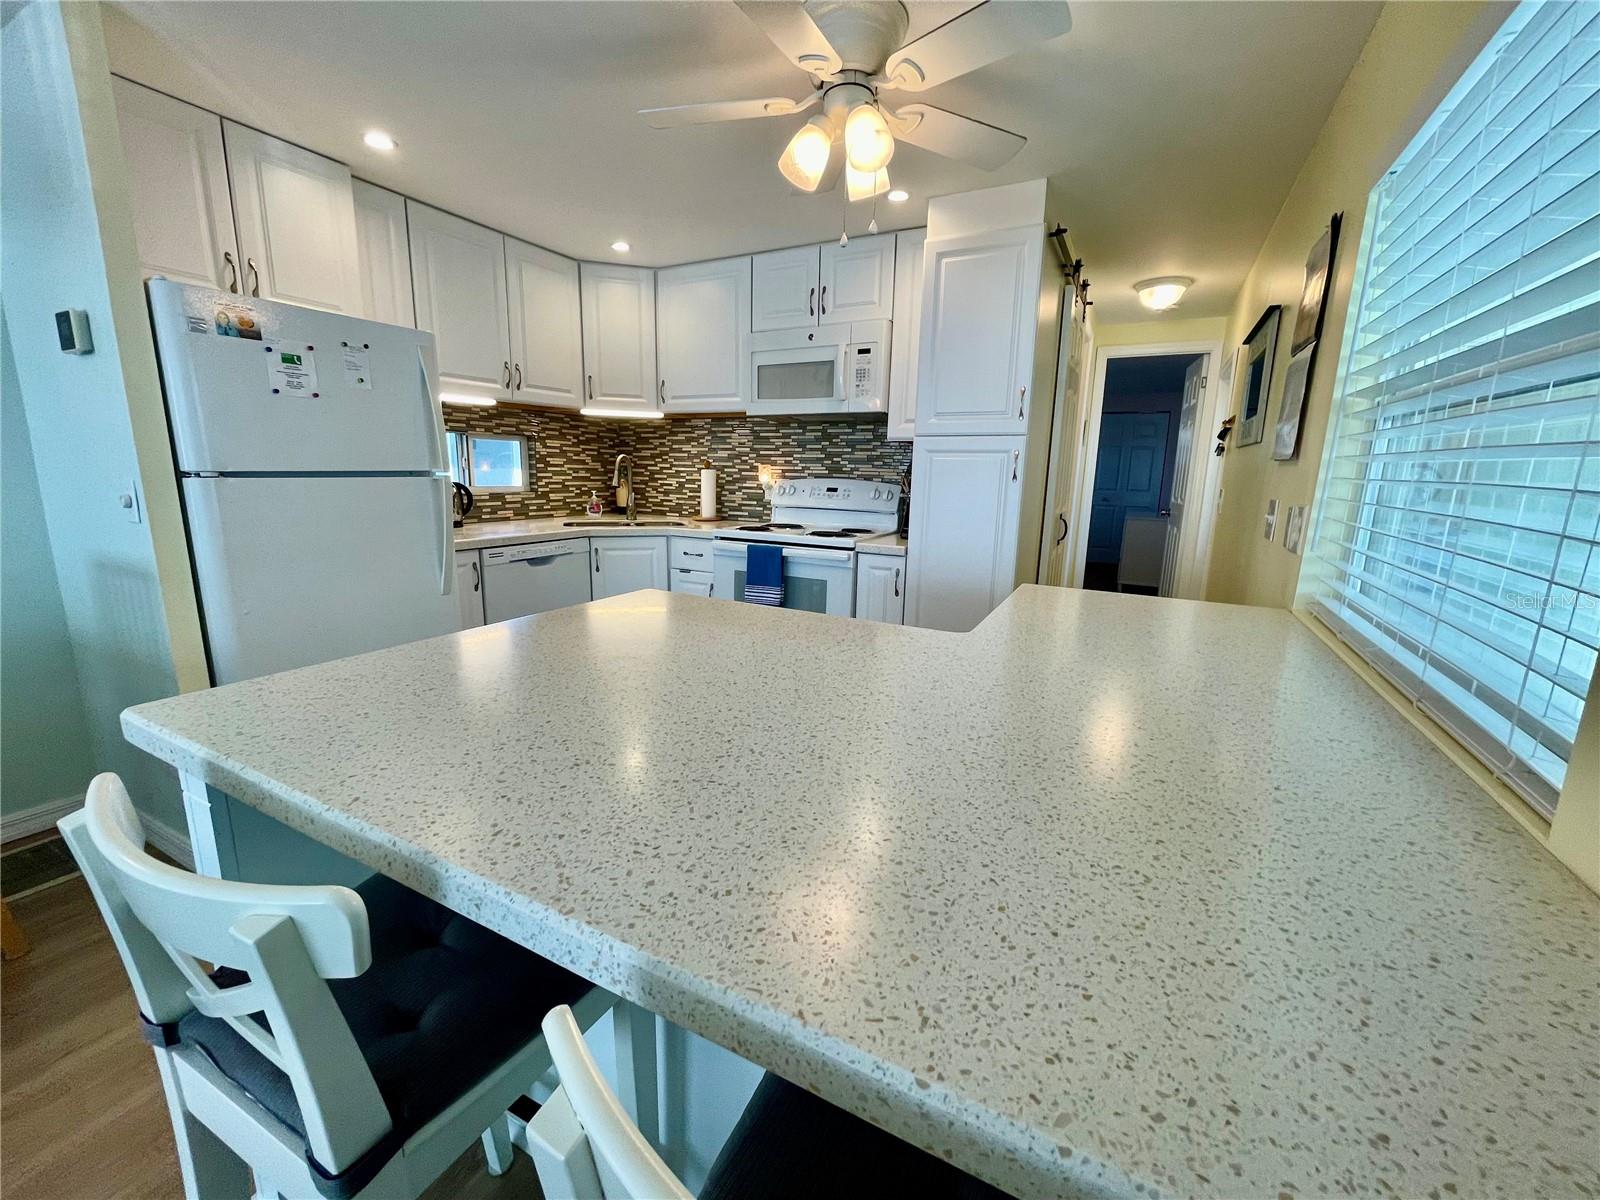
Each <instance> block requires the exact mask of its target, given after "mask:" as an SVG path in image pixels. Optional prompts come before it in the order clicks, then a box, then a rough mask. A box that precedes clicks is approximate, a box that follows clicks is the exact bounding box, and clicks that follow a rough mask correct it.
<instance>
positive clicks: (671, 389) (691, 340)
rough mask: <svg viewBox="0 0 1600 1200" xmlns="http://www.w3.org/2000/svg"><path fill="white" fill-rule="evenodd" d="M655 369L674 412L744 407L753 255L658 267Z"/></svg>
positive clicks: (665, 399) (747, 391)
mask: <svg viewBox="0 0 1600 1200" xmlns="http://www.w3.org/2000/svg"><path fill="white" fill-rule="evenodd" d="M656 359H657V362H656V374H657V375H658V376H659V377H660V380H661V386H660V389H659V394H660V396H661V399H662V403H663V407H664V408H665V409H666V411H668V412H743V411H744V409H745V406H746V405H747V404H748V402H749V398H750V259H749V258H748V257H745V258H726V259H722V260H720V261H718V262H706V263H693V264H691V265H689V266H686V267H663V268H661V269H660V270H658V271H657V272H656Z"/></svg>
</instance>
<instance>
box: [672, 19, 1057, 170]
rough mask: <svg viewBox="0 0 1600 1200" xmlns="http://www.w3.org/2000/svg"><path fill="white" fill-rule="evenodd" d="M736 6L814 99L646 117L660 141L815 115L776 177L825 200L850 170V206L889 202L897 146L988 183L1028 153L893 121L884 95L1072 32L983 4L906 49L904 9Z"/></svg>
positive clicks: (993, 131) (959, 130) (934, 122)
mask: <svg viewBox="0 0 1600 1200" xmlns="http://www.w3.org/2000/svg"><path fill="white" fill-rule="evenodd" d="M738 3H739V8H740V9H741V10H742V11H743V12H744V14H745V15H746V16H747V17H749V18H750V20H751V21H753V22H754V23H755V24H756V25H758V26H759V27H760V28H761V31H762V32H763V33H765V34H766V35H767V37H768V38H769V39H770V40H771V41H772V43H773V45H775V46H776V47H777V48H778V50H779V51H781V52H782V53H783V55H784V57H785V58H786V59H788V60H789V62H790V63H791V64H793V65H794V66H795V67H797V68H799V69H800V70H802V71H804V72H806V73H807V74H808V75H809V76H810V77H811V80H812V82H813V85H814V90H813V92H812V93H811V95H809V96H808V97H806V98H805V99H804V100H790V99H788V98H786V97H782V96H775V97H769V98H767V99H759V100H721V101H713V102H711V103H708V104H681V105H674V106H672V107H668V108H651V109H641V110H640V115H641V116H642V117H644V118H645V120H646V121H648V122H649V123H650V124H651V125H652V126H654V127H655V128H657V129H670V128H675V127H678V126H682V125H700V124H707V123H710V122H715V121H740V120H746V119H748V118H752V117H769V116H773V117H775V116H792V115H795V114H797V113H801V112H804V111H805V110H806V109H808V108H811V107H813V106H814V105H817V104H820V105H821V106H822V112H821V113H820V114H818V115H816V116H813V117H811V118H810V119H809V120H807V122H806V123H805V124H804V125H802V126H801V127H800V129H799V130H798V131H797V132H796V133H795V134H794V136H793V137H791V138H790V139H789V144H788V145H787V146H786V147H785V148H784V151H783V154H782V155H781V156H780V157H779V159H778V170H779V171H780V172H781V173H782V175H783V177H784V178H785V179H787V180H788V181H789V182H790V183H791V184H793V185H794V186H795V187H796V188H798V189H800V190H801V191H803V192H817V191H826V190H831V189H832V188H833V187H834V186H835V185H836V184H837V180H838V174H839V170H838V167H839V161H838V160H839V159H840V158H843V159H844V160H845V161H844V166H845V172H844V174H845V181H846V187H847V189H848V195H849V199H850V200H857V199H870V198H872V197H875V196H878V195H880V194H882V193H883V192H884V191H886V190H888V187H889V180H888V174H887V172H886V171H885V170H884V168H885V167H886V166H887V165H888V163H889V160H890V159H891V158H893V157H894V153H895V143H896V141H897V140H899V141H905V142H909V143H911V144H912V145H914V146H918V147H920V148H922V149H924V150H929V151H931V152H933V153H934V154H938V155H942V156H943V157H945V158H952V159H955V160H957V161H959V162H964V163H969V164H971V165H973V166H977V167H980V168H982V169H984V170H987V171H993V170H995V169H997V168H999V167H1001V166H1003V165H1004V164H1005V163H1007V162H1009V161H1010V160H1011V159H1012V158H1013V157H1015V155H1016V153H1017V151H1019V150H1021V149H1022V147H1023V146H1024V145H1026V144H1027V139H1026V138H1025V137H1023V136H1022V135H1021V134H1016V133H1012V132H1010V131H1009V130H1005V129H1000V128H997V127H996V126H993V125H988V124H985V123H984V122H982V121H975V120H973V119H972V118H970V117H964V116H961V115H960V114H958V113H952V112H947V111H945V110H944V109H940V108H935V107H933V106H932V105H928V104H922V103H917V104H912V105H907V106H904V107H902V108H900V109H899V110H898V111H896V110H892V109H887V108H884V107H883V106H882V103H881V100H882V95H883V93H886V92H889V93H892V92H894V91H895V90H902V91H907V92H920V91H924V90H926V89H928V88H932V87H936V86H937V85H939V84H941V83H944V82H946V81H947V80H950V79H954V78H956V77H958V76H961V75H965V74H967V73H968V72H970V71H976V70H978V69H979V68H980V67H985V66H988V65H989V64H990V63H994V62H998V61H999V60H1001V59H1003V58H1009V57H1010V56H1011V55H1013V54H1018V53H1021V52H1022V51H1024V50H1028V49H1031V48H1032V47H1034V46H1035V45H1037V44H1038V43H1040V42H1043V41H1047V40H1049V39H1050V38H1054V37H1059V36H1060V35H1061V34H1064V33H1066V32H1067V31H1068V30H1069V29H1071V28H1072V18H1071V16H1070V15H1069V13H1068V9H1067V5H1066V4H1065V3H1064V2H1063V0H1030V2H1029V3H1005V2H1002V0H987V2H986V3H982V4H979V5H977V6H976V7H974V8H970V9H968V10H967V11H965V12H963V13H961V14H960V15H959V16H957V17H955V18H954V19H953V20H950V21H946V22H945V23H944V24H943V25H940V26H938V27H937V28H935V29H932V30H930V31H929V32H927V33H925V34H923V35H922V36H921V37H919V38H917V39H915V40H914V41H911V42H904V39H905V34H906V29H907V28H908V26H909V23H910V17H909V15H908V13H907V12H906V8H905V5H903V4H900V3H895V2H885V0H807V2H805V3H798V2H793V0H738ZM902 43H904V44H902ZM896 46H898V47H899V49H894V47H896ZM841 151H842V153H841Z"/></svg>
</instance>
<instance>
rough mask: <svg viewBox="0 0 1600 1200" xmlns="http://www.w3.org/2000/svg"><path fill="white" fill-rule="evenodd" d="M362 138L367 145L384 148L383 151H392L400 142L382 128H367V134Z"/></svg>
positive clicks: (378, 148) (376, 148)
mask: <svg viewBox="0 0 1600 1200" xmlns="http://www.w3.org/2000/svg"><path fill="white" fill-rule="evenodd" d="M361 140H362V141H363V142H365V143H366V144H367V145H369V146H371V147H372V148H373V149H374V150H382V151H384V152H386V153H387V152H388V151H390V150H393V149H394V148H395V147H396V146H397V145H399V143H398V142H396V141H395V140H394V139H393V138H392V137H390V136H389V135H388V134H387V133H385V132H384V131H383V130H381V129H369V130H367V132H366V136H365V137H363V138H362V139H361Z"/></svg>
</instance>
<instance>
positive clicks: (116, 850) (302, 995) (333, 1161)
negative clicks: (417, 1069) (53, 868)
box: [60, 773, 391, 1171]
mask: <svg viewBox="0 0 1600 1200" xmlns="http://www.w3.org/2000/svg"><path fill="white" fill-rule="evenodd" d="M60 829H61V832H62V836H63V837H64V838H65V839H66V842H67V845H68V847H69V848H70V849H71V850H72V854H73V857H74V858H76V859H77V861H78V865H79V867H81V868H82V870H83V874H84V878H85V879H86V880H87V881H88V883H89V888H90V890H91V891H92V892H93V893H94V898H95V901H96V903H97V904H98V905H99V907H100V912H101V915H102V916H103V917H104V918H105V921H106V924H107V926H109V927H110V930H111V935H112V939H113V941H115V943H116V946H117V950H118V952H119V953H120V954H121V956H122V963H123V966H124V967H125V968H126V969H127V972H128V977H129V979H130V981H131V982H132V984H133V990H134V995H135V997H136V998H137V1000H138V1002H139V1009H140V1012H141V1015H142V1016H143V1017H144V1019H145V1020H146V1021H148V1022H149V1023H150V1024H152V1025H156V1026H164V1027H168V1028H170V1027H171V1026H173V1025H175V1024H176V1023H177V1022H178V1021H179V1020H181V1019H182V1018H183V1017H184V1016H186V1015H188V1013H190V1012H191V1011H193V1010H195V1009H198V1010H199V1011H200V1012H202V1013H204V1014H206V1015H207V1016H211V1017H217V1018H219V1019H221V1020H224V1021H226V1022H228V1024H229V1025H230V1026H232V1028H233V1029H234V1031H235V1032H236V1033H238V1034H239V1036H240V1037H242V1038H243V1039H244V1040H245V1041H246V1042H248V1043H249V1044H250V1045H251V1046H252V1047H254V1048H255V1049H256V1050H257V1051H258V1052H259V1053H260V1054H262V1055H263V1056H264V1057H265V1058H266V1059H267V1060H268V1061H269V1062H271V1063H273V1064H274V1065H275V1066H277V1067H278V1068H279V1069H280V1070H281V1071H283V1073H284V1074H285V1075H286V1076H288V1079H289V1082H290V1084H291V1085H292V1086H293V1088H294V1093H295V1100H296V1101H297V1103H298V1104H299V1107H300V1113H301V1117H302V1118H303V1120H304V1123H305V1135H306V1141H307V1144H308V1145H309V1147H310V1149H311V1152H312V1154H313V1155H314V1156H315V1158H316V1160H317V1162H318V1163H319V1164H321V1165H322V1166H324V1167H325V1168H326V1169H328V1170H330V1171H340V1170H343V1169H344V1168H345V1167H346V1166H348V1165H349V1164H350V1163H351V1162H353V1161H354V1160H355V1159H356V1158H359V1157H360V1155H361V1152H362V1151H364V1150H366V1149H367V1148H369V1147H370V1146H371V1145H372V1144H373V1143H375V1142H376V1141H377V1140H378V1138H380V1137H381V1136H382V1135H383V1134H384V1133H386V1132H387V1131H388V1129H389V1127H390V1124H391V1122H390V1119H389V1112H388V1108H387V1107H386V1106H385V1104H384V1102H383V1098H382V1096H381V1095H380V1094H379V1092H378V1088H377V1084H376V1083H375V1082H374V1081H373V1078H372V1072H371V1071H370V1070H369V1069H368V1067H367V1064H366V1060H365V1059H364V1058H363V1057H362V1055H361V1051H360V1048H359V1047H358V1046H357V1045H356V1041H355V1037H354V1035H352V1034H351V1032H350V1026H349V1024H348V1023H347V1022H346V1021H345V1019H344V1016H343V1014H342V1013H341V1012H340V1011H339V1007H338V1005H337V1004H336V1003H335V1002H334V999H333V994H332V993H331V992H330V991H329V990H328V985H327V983H326V982H325V980H327V979H344V978H349V977H351V976H355V975H359V974H361V973H362V972H363V971H365V970H366V969H367V967H368V966H369V965H370V963H371V953H372V952H371V944H370V940H369V935H368V928H367V910H366V906H365V905H364V904H363V903H362V901H361V897H360V896H358V895H356V894H355V893H354V892H353V891H351V890H350V889H349V888H343V887H300V886H285V885H275V884H258V883H239V882H234V881H230V880H223V879H211V878H208V877H205V876H201V875H196V874H194V873H193V872H191V871H185V870H183V869H181V868H179V867H174V866H169V865H168V864H166V863H164V862H161V861H160V860H158V859H156V858H153V857H151V856H150V855H149V854H147V853H146V852H145V849H144V844H145V838H144V827H143V825H142V824H141V823H140V821H139V814H138V812H137V811H136V810H135V809H134V807H133V804H132V802H131V801H130V800H129V799H128V793H127V790H126V789H125V788H124V787H123V785H122V780H121V779H119V778H118V777H117V776H115V775H113V774H109V773H107V774H103V775H97V776H96V777H95V779H94V781H93V782H92V783H90V785H89V794H88V797H87V800H86V802H85V804H84V807H83V808H82V809H80V810H79V811H78V812H75V813H73V814H71V815H70V816H67V817H65V818H63V819H62V820H61V822H60ZM206 963H211V964H215V965H216V966H222V967H232V968H234V969H235V970H238V971H242V972H244V973H245V974H246V975H247V976H248V977H249V979H248V982H245V983H240V984H237V985H234V986H227V987H225V986H220V985H219V984H218V983H216V982H215V981H214V980H213V979H212V978H211V975H210V973H209V972H208V970H207V968H206V966H205V965H204V964H206ZM253 1013H262V1014H264V1015H265V1017H266V1022H267V1027H266V1028H263V1027H262V1026H261V1024H260V1023H259V1022H257V1021H256V1020H255V1019H254V1018H253V1017H252V1016H251V1014H253ZM330 1116H331V1117H333V1118H334V1119H331V1120H330Z"/></svg>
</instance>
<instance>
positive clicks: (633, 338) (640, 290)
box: [579, 262, 660, 411]
mask: <svg viewBox="0 0 1600 1200" xmlns="http://www.w3.org/2000/svg"><path fill="white" fill-rule="evenodd" d="M655 274H656V273H655V272H654V271H653V270H651V269H650V268H649V267H621V266H616V265H614V264H612V263H587V262H586V263H581V264H579V278H580V279H581V280H582V284H583V369H584V393H585V401H584V403H585V404H586V405H587V406H589V407H592V408H610V409H619V410H634V411H654V410H656V409H657V408H659V407H660V400H659V398H658V388H659V386H660V380H659V379H658V378H657V376H656V279H655Z"/></svg>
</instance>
